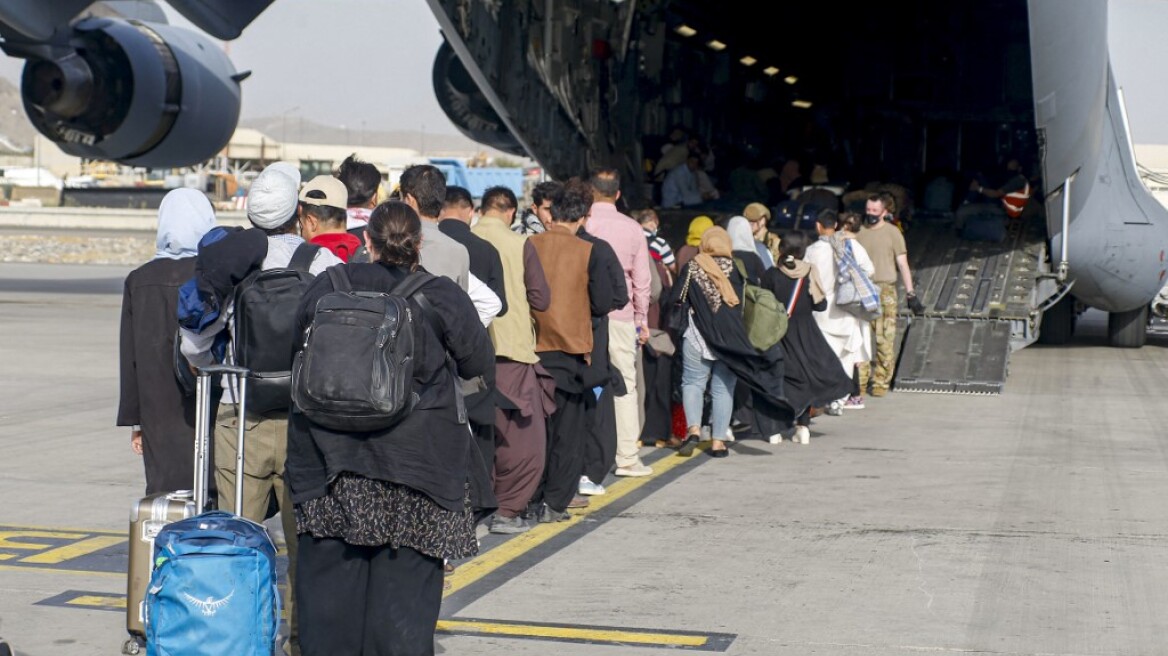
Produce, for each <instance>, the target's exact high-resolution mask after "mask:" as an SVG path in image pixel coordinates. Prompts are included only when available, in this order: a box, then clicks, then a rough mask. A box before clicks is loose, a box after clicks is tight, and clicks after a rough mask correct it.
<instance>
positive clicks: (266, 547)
mask: <svg viewBox="0 0 1168 656" xmlns="http://www.w3.org/2000/svg"><path fill="white" fill-rule="evenodd" d="M145 619H146V654H147V656H189V655H190V654H231V655H232V656H272V654H273V652H274V651H275V649H276V634H277V631H278V630H279V626H280V594H279V591H278V589H277V587H276V546H275V544H273V543H272V539H271V537H269V536H268V532H267V530H266V529H265V528H264V527H263V526H262V525H260V524H257V523H255V522H252V521H249V520H247V519H243V518H242V517H239V516H237V515H233V514H231V513H227V512H223V511H218V510H215V511H211V512H206V513H203V514H201V515H196V516H194V517H191V518H190V519H184V520H180V521H177V522H174V523H172V524H169V525H167V526H166V527H165V528H163V529H162V530H161V531H160V532H159V533H158V537H157V538H155V542H154V571H153V572H152V573H151V575H150V587H149V588H148V589H147V592H146V618H145Z"/></svg>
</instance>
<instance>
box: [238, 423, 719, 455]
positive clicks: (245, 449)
mask: <svg viewBox="0 0 1168 656" xmlns="http://www.w3.org/2000/svg"><path fill="white" fill-rule="evenodd" d="M734 439H735V438H734V429H733V428H727V429H726V441H727V442H733V441H734ZM245 452H246V449H245Z"/></svg>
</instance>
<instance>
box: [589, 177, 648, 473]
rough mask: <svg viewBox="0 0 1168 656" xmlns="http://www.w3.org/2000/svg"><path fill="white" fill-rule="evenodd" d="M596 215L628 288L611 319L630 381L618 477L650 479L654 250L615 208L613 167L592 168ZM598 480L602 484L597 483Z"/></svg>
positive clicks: (612, 354) (613, 340)
mask: <svg viewBox="0 0 1168 656" xmlns="http://www.w3.org/2000/svg"><path fill="white" fill-rule="evenodd" d="M588 182H589V184H591V185H592V199H593V203H592V213H591V215H590V216H589V218H588V224H587V229H588V233H589V234H591V235H593V236H594V237H597V238H600V239H603V240H604V241H606V242H608V245H609V246H612V250H613V251H615V252H616V256H617V259H619V260H620V263H621V269H622V270H623V271H624V274H625V284H626V285H628V288H629V302H628V304H627V305H625V306H624V307H623V308H620V309H617V310H613V311H612V312H610V313H609V315H608V357H609V360H610V361H611V362H612V365H613V366H614V367H616V368H617V369H618V370H619V371H620V372H621V376H622V377H623V378H624V381H625V388H626V390H627V391H626V393H625V395H624V396H618V397H616V398H615V399H614V401H615V406H616V435H617V438H616V439H617V445H616V472H615V473H616V475H617V476H648V475H649V474H652V473H653V470H652V469H651V468H649V467H647V466H646V465H645V464H644V463H643V462H641V458H640V455H639V454H638V451H637V438H638V436H639V435H640V434H641V418H640V415H641V411H640V408H639V407H638V404H639V401H638V395H637V356H638V349H639V348H640V346H641V344H644V343H645V342H646V341H647V340H648V339H649V327H648V324H647V323H646V318H645V317H646V313H647V312H648V309H649V284H650V278H649V247H648V244H647V242H646V241H645V236H644V233H643V232H642V231H641V226H640V225H638V224H637V222H636V221H634V220H633V219H631V218H629V217H628V216H625V215H624V214H621V213H620V211H619V210H617V208H616V201H617V199H618V198H620V173H619V172H618V171H617V170H616V169H612V168H598V169H595V170H593V172H592V175H591V177H590V178H589V180H588ZM597 482H599V481H597Z"/></svg>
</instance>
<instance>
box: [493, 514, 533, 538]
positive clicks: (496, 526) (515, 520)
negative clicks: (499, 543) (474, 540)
mask: <svg viewBox="0 0 1168 656" xmlns="http://www.w3.org/2000/svg"><path fill="white" fill-rule="evenodd" d="M530 528H531V525H530V524H528V523H527V522H525V521H523V518H522V517H504V516H502V515H495V516H494V517H492V518H491V528H490V531H491V532H492V533H496V534H500V535H514V534H516V533H523V532H524V531H526V530H528V529H530Z"/></svg>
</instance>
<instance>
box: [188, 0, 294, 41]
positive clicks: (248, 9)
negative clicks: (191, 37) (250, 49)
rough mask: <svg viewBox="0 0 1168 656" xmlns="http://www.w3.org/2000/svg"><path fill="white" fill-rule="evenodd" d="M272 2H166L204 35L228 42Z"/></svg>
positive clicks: (192, 0) (196, 0) (210, 0)
mask: <svg viewBox="0 0 1168 656" xmlns="http://www.w3.org/2000/svg"><path fill="white" fill-rule="evenodd" d="M273 1H274V0H167V2H169V3H170V6H171V7H174V8H175V10H176V11H178V13H180V14H182V15H183V16H185V17H186V19H187V20H189V21H190V22H192V23H194V24H195V25H196V26H198V28H199V29H201V30H203V31H204V32H206V33H207V34H210V35H211V36H213V37H215V38H216V39H221V40H224V41H230V40H232V39H235V38H238V37H239V35H240V34H241V33H243V29H244V28H245V27H247V26H248V25H250V24H251V22H252V21H253V20H255V18H256V16H259V15H260V14H261V13H262V12H263V11H264V10H265V9H267V8H268V5H270V4H272V2H273Z"/></svg>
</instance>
